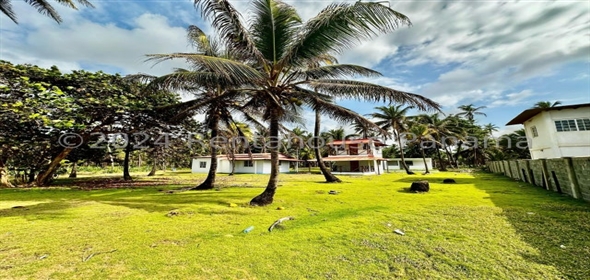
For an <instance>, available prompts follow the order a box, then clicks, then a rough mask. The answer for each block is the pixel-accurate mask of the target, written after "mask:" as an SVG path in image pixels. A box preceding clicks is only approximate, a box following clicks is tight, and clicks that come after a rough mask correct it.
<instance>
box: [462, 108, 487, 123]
mask: <svg viewBox="0 0 590 280" xmlns="http://www.w3.org/2000/svg"><path fill="white" fill-rule="evenodd" d="M485 108H487V107H486V106H479V107H475V105H473V104H468V105H461V106H459V109H460V110H461V112H460V113H458V114H457V116H464V117H465V118H466V119H467V120H468V121H470V122H473V119H474V118H475V115H480V116H484V117H487V115H486V114H485V113H482V112H480V110H481V109H485Z"/></svg>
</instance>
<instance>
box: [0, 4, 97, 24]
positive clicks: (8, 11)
mask: <svg viewBox="0 0 590 280" xmlns="http://www.w3.org/2000/svg"><path fill="white" fill-rule="evenodd" d="M11 2H12V1H11V0H1V1H0V12H2V13H3V14H4V15H5V16H7V17H8V18H10V19H11V20H12V21H13V22H14V23H18V21H17V18H16V13H15V12H14V11H13V10H12V3H11ZM25 2H27V4H29V5H31V6H32V7H33V8H35V9H37V11H38V12H39V13H41V14H43V15H46V16H49V17H50V18H52V19H53V20H55V21H56V22H58V23H61V22H62V19H61V17H60V16H59V14H58V13H57V11H56V10H55V8H53V6H51V4H49V3H48V2H47V1H45V0H25ZM55 2H57V3H59V4H62V5H64V6H67V7H70V8H72V9H74V10H77V9H78V7H77V6H76V3H75V2H78V4H80V5H82V6H85V7H92V8H93V7H94V6H93V5H92V4H91V3H90V2H88V1H86V0H76V1H73V0H55Z"/></svg>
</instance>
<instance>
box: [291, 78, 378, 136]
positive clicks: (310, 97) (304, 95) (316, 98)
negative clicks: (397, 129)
mask: <svg viewBox="0 0 590 280" xmlns="http://www.w3.org/2000/svg"><path fill="white" fill-rule="evenodd" d="M297 91H298V92H299V94H300V96H299V97H298V98H301V99H302V100H305V104H307V106H309V107H310V108H311V109H312V110H314V111H319V112H320V113H321V114H323V115H327V116H330V118H331V119H333V120H335V121H338V122H341V123H348V122H355V123H359V124H362V125H364V126H366V127H369V128H374V129H375V130H376V131H378V132H380V133H387V131H385V130H383V129H382V128H381V127H379V126H378V125H376V124H375V123H373V122H372V121H370V120H368V119H366V118H365V117H363V116H362V115H360V114H358V113H356V112H354V111H352V110H350V109H348V108H345V107H342V106H340V105H337V104H334V103H332V101H331V99H330V98H326V96H325V95H322V94H320V93H317V92H314V91H311V90H306V89H303V88H297Z"/></svg>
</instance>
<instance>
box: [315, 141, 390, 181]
mask: <svg viewBox="0 0 590 280" xmlns="http://www.w3.org/2000/svg"><path fill="white" fill-rule="evenodd" d="M328 145H330V146H331V147H332V148H333V150H332V153H331V154H330V155H328V157H325V158H324V161H326V162H330V163H331V167H332V173H333V174H343V175H351V174H357V175H375V174H376V175H379V174H381V173H383V172H384V171H386V170H387V164H386V163H387V160H386V159H384V158H383V156H382V154H381V147H383V146H387V145H385V144H383V143H382V142H381V141H379V140H376V139H370V138H369V139H351V140H344V141H342V140H335V141H332V142H330V143H328Z"/></svg>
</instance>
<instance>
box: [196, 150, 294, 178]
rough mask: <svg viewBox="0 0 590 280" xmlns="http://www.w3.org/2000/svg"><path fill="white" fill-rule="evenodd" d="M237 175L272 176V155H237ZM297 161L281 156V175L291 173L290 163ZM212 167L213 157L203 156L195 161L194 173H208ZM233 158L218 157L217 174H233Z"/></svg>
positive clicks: (235, 156)
mask: <svg viewBox="0 0 590 280" xmlns="http://www.w3.org/2000/svg"><path fill="white" fill-rule="evenodd" d="M234 158H235V160H234V163H235V173H247V174H270V169H271V164H270V153H264V154H252V155H249V154H235V155H234ZM296 161H297V159H295V158H292V157H289V156H286V155H283V154H279V171H280V172H281V173H288V172H289V164H290V162H296ZM210 166H211V156H201V157H196V158H194V159H193V162H192V173H208V172H209V168H210ZM231 171H232V165H231V157H230V156H229V155H218V156H217V172H218V173H231Z"/></svg>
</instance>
